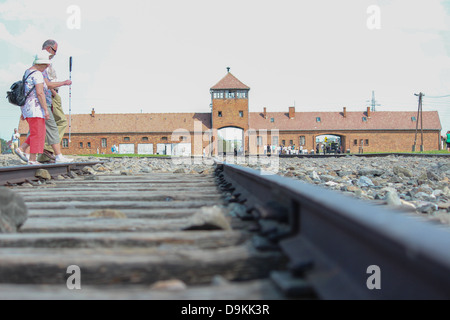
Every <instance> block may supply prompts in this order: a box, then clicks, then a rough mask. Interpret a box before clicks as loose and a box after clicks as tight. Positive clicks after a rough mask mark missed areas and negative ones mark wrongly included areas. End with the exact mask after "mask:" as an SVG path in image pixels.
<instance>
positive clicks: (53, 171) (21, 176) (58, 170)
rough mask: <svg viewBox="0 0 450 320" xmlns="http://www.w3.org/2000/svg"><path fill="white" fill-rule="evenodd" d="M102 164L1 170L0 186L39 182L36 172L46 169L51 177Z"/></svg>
mask: <svg viewBox="0 0 450 320" xmlns="http://www.w3.org/2000/svg"><path fill="white" fill-rule="evenodd" d="M97 163H102V162H70V163H58V164H42V165H37V166H30V165H23V166H14V167H1V168H0V185H1V186H5V185H10V184H15V183H22V182H24V181H27V180H28V181H32V180H37V178H36V177H35V173H36V170H38V169H45V170H47V171H48V172H49V173H50V175H51V176H57V175H64V174H68V173H69V172H70V171H71V170H79V169H82V168H84V167H85V166H92V165H95V164H97Z"/></svg>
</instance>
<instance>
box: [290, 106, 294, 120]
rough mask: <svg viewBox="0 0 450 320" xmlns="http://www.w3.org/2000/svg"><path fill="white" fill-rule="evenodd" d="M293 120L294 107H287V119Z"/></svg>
mask: <svg viewBox="0 0 450 320" xmlns="http://www.w3.org/2000/svg"><path fill="white" fill-rule="evenodd" d="M294 118H295V107H289V119H294Z"/></svg>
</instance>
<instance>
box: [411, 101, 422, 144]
mask: <svg viewBox="0 0 450 320" xmlns="http://www.w3.org/2000/svg"><path fill="white" fill-rule="evenodd" d="M414 95H415V96H416V97H417V96H418V97H419V106H418V108H417V118H416V135H415V137H414V145H413V147H412V151H413V152H415V151H416V141H417V131H418V128H419V118H420V132H421V141H420V151H421V152H423V121H422V98H423V97H424V96H425V94H423V93H422V92H420V93H419V94H417V93H415V94H414Z"/></svg>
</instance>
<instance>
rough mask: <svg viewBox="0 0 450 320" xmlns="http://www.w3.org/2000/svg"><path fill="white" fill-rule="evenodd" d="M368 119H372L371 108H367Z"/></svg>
mask: <svg viewBox="0 0 450 320" xmlns="http://www.w3.org/2000/svg"><path fill="white" fill-rule="evenodd" d="M367 118H370V107H367Z"/></svg>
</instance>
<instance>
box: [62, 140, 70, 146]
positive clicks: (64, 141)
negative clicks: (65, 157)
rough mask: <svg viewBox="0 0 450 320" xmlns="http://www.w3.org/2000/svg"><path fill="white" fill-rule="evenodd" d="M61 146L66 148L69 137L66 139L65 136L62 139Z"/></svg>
mask: <svg viewBox="0 0 450 320" xmlns="http://www.w3.org/2000/svg"><path fill="white" fill-rule="evenodd" d="M62 146H63V148H68V147H69V139H67V138H64V139H62Z"/></svg>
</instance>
